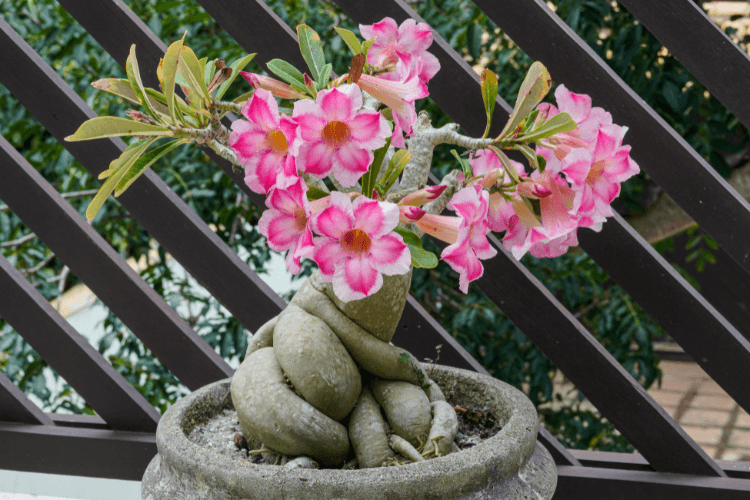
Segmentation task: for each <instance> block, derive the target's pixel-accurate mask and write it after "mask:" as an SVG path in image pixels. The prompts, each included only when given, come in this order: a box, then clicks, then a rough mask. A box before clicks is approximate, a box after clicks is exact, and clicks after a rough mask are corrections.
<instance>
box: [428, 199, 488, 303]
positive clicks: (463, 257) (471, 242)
mask: <svg viewBox="0 0 750 500" xmlns="http://www.w3.org/2000/svg"><path fill="white" fill-rule="evenodd" d="M448 208H450V209H452V210H455V211H456V213H458V215H459V216H461V219H462V220H461V224H460V226H459V231H458V239H457V240H456V242H455V243H454V244H452V245H450V246H448V247H446V248H445V249H444V250H443V253H442V254H441V255H440V258H441V259H443V260H444V261H446V262H447V263H448V265H449V266H451V267H452V268H453V270H454V271H457V272H458V273H459V279H458V283H459V289H460V290H461V291H462V292H464V293H468V292H469V283H470V282H472V281H474V280H475V279H478V278H480V277H481V276H482V274H483V273H484V267H483V266H482V263H481V262H479V259H489V258H490V257H494V256H495V255H497V250H495V249H494V248H492V246H491V245H490V242H489V241H487V230H488V229H487V209H488V208H489V194H488V193H487V192H486V191H483V190H482V189H481V188H480V187H479V186H470V187H467V188H464V189H462V190H461V191H459V192H458V193H456V194H455V195H454V196H453V198H452V199H451V202H450V203H449V204H448Z"/></svg>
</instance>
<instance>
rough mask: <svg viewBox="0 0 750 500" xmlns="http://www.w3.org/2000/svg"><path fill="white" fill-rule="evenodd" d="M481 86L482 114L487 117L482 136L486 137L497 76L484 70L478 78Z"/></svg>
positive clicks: (490, 120) (493, 105)
mask: <svg viewBox="0 0 750 500" xmlns="http://www.w3.org/2000/svg"><path fill="white" fill-rule="evenodd" d="M480 82H481V85H482V100H483V101H484V112H485V114H486V115H487V127H486V128H485V129H484V135H483V136H482V137H487V135H488V134H489V133H490V125H491V124H492V112H493V111H494V110H495V101H496V99H497V75H495V73H493V72H492V71H490V70H488V69H485V70H484V71H483V72H482V77H481V78H480Z"/></svg>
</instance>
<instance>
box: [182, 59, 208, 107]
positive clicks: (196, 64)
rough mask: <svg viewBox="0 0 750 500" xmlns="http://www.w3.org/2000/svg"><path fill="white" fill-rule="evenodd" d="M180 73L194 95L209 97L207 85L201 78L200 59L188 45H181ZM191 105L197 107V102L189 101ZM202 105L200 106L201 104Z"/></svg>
mask: <svg viewBox="0 0 750 500" xmlns="http://www.w3.org/2000/svg"><path fill="white" fill-rule="evenodd" d="M179 68H180V74H181V75H182V77H183V78H185V79H186V80H187V83H188V85H189V86H190V89H191V90H192V91H193V92H195V94H197V95H196V97H198V95H200V96H202V97H204V98H206V99H209V100H210V99H211V94H209V93H208V87H207V86H206V81H205V80H204V79H203V72H204V71H203V67H202V66H201V63H200V61H198V58H197V57H196V56H195V52H193V50H192V49H191V48H190V47H187V46H183V47H182V51H181V52H180V63H179ZM191 105H193V106H194V107H196V108H197V107H198V106H197V103H193V102H191ZM201 107H202V106H201Z"/></svg>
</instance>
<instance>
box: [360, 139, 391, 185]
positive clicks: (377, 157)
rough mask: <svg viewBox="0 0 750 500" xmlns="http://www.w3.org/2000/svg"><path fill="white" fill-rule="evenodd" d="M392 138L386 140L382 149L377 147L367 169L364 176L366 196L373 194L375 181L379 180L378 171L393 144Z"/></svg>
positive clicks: (363, 182) (363, 183)
mask: <svg viewBox="0 0 750 500" xmlns="http://www.w3.org/2000/svg"><path fill="white" fill-rule="evenodd" d="M391 138H392V137H388V138H387V139H386V140H385V144H384V145H383V147H381V148H380V149H376V150H375V152H374V154H373V159H372V163H371V164H370V167H369V168H368V169H367V172H366V173H365V175H363V176H362V194H363V195H365V196H368V197H369V196H372V190H373V188H374V187H375V183H376V182H377V180H378V173H379V172H380V166H381V165H382V164H383V159H384V158H385V154H386V153H387V152H388V148H389V147H390V146H391Z"/></svg>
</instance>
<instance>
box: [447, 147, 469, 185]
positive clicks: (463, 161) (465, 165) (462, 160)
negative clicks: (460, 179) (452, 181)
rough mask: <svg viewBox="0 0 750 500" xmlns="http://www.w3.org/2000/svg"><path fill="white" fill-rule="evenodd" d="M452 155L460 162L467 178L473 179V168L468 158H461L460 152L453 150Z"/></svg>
mask: <svg viewBox="0 0 750 500" xmlns="http://www.w3.org/2000/svg"><path fill="white" fill-rule="evenodd" d="M451 154H452V155H453V157H454V158H455V159H456V160H458V164H459V165H461V171H462V172H463V173H464V175H465V176H466V178H467V179H468V178H469V177H471V176H472V168H471V164H470V163H469V160H467V159H466V158H461V155H459V154H458V151H456V150H455V149H451Z"/></svg>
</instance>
